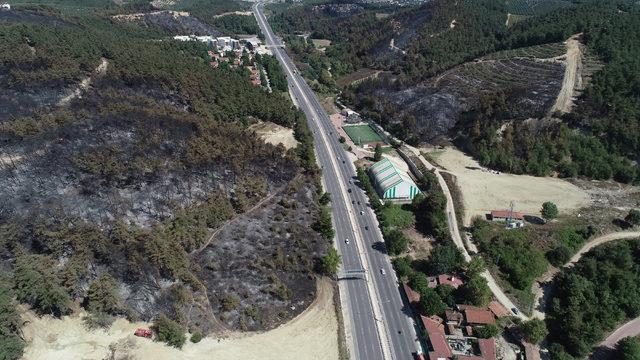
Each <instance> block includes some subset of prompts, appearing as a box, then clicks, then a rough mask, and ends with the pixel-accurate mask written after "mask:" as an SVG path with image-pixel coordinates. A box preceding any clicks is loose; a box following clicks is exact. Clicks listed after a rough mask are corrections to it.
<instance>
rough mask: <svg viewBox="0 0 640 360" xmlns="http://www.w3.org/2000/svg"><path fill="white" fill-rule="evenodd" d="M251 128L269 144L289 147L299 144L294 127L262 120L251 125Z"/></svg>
mask: <svg viewBox="0 0 640 360" xmlns="http://www.w3.org/2000/svg"><path fill="white" fill-rule="evenodd" d="M251 130H253V131H255V132H256V134H257V135H258V137H260V138H261V139H262V140H264V142H266V143H267V144H272V145H276V146H277V145H278V144H282V145H283V146H284V147H285V148H287V149H292V148H294V147H296V146H298V141H297V140H296V139H295V137H294V136H293V129H289V128H286V127H284V126H280V125H278V124H274V123H272V122H260V123H257V124H255V125H252V126H251Z"/></svg>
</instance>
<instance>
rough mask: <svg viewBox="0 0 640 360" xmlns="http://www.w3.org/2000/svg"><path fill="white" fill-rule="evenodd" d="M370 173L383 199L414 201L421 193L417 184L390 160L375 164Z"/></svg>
mask: <svg viewBox="0 0 640 360" xmlns="http://www.w3.org/2000/svg"><path fill="white" fill-rule="evenodd" d="M369 173H370V174H371V176H372V178H373V180H374V186H375V188H376V190H377V191H378V195H379V196H380V197H381V198H382V199H388V200H412V199H413V198H414V197H415V196H416V195H417V194H419V193H420V190H419V189H418V186H417V185H416V183H415V182H414V181H413V180H412V179H411V177H409V175H408V174H407V173H406V172H404V171H402V170H400V169H398V168H397V167H396V166H395V165H394V164H393V163H392V162H391V161H390V160H389V159H387V158H385V159H383V160H381V161H378V162H377V163H375V164H373V165H372V166H371V167H370V168H369Z"/></svg>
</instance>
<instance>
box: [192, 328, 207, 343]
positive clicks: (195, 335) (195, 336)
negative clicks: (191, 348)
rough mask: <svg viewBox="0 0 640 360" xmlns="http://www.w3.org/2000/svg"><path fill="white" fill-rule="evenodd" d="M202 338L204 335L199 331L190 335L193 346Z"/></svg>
mask: <svg viewBox="0 0 640 360" xmlns="http://www.w3.org/2000/svg"><path fill="white" fill-rule="evenodd" d="M203 337H204V335H202V333H201V332H200V331H196V332H194V333H193V334H191V339H190V340H191V342H192V343H194V344H197V343H199V342H200V340H202V338H203Z"/></svg>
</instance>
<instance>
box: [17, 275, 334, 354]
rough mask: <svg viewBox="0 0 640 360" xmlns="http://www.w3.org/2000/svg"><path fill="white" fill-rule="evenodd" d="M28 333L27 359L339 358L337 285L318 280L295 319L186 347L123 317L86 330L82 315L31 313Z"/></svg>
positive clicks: (28, 314) (206, 339) (25, 316)
mask: <svg viewBox="0 0 640 360" xmlns="http://www.w3.org/2000/svg"><path fill="white" fill-rule="evenodd" d="M23 318H24V320H26V321H28V323H27V325H26V326H25V327H24V329H23V331H24V335H25V339H26V340H27V343H28V346H27V348H26V349H25V354H24V359H26V360H30V359H34V360H35V359H38V360H49V359H50V360H54V359H87V360H89V359H95V360H101V359H104V358H106V357H107V355H109V354H110V353H111V351H112V350H111V349H110V347H111V348H112V349H113V350H115V351H116V354H117V355H118V357H117V358H129V359H153V360H165V359H166V360H169V359H171V360H175V359H225V360H235V359H237V360H241V359H242V360H244V359H258V358H260V359H265V360H288V359H291V360H294V359H295V360H298V359H308V360H325V359H327V360H337V359H338V338H337V331H338V322H337V319H336V314H335V309H334V306H333V288H332V284H331V282H330V281H329V280H326V279H322V280H320V281H318V296H317V298H316V300H315V301H314V302H313V303H312V304H311V305H310V306H309V308H308V309H307V310H305V311H304V312H303V313H302V314H300V315H299V316H298V317H296V318H295V319H293V320H291V321H290V322H288V323H286V324H283V325H281V326H280V327H278V328H276V329H274V330H271V331H267V332H261V333H230V334H228V335H227V336H226V337H225V338H224V339H214V338H205V339H203V340H202V341H200V342H199V343H197V344H193V343H191V342H189V341H187V343H186V344H185V345H184V347H183V349H182V350H178V349H176V348H173V347H169V346H166V345H164V344H162V343H158V342H154V341H151V340H148V339H142V338H137V337H135V336H133V335H132V334H133V331H134V330H135V329H136V328H137V327H148V326H149V324H145V323H130V322H128V321H126V320H123V319H119V320H118V321H116V322H115V323H114V324H113V325H112V326H111V328H110V329H109V330H108V331H87V330H86V329H85V328H84V326H83V325H82V320H81V319H80V318H79V317H77V316H76V317H68V316H67V317H63V318H62V319H54V318H52V317H49V316H46V317H42V318H38V317H36V316H34V315H33V313H31V312H27V313H26V314H25V315H24V316H23Z"/></svg>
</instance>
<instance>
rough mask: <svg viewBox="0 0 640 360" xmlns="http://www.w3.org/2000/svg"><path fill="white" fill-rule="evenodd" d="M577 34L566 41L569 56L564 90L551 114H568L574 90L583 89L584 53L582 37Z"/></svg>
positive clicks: (566, 64) (561, 91)
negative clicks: (582, 50)
mask: <svg viewBox="0 0 640 360" xmlns="http://www.w3.org/2000/svg"><path fill="white" fill-rule="evenodd" d="M581 36H582V34H576V35H573V36H572V37H570V38H569V39H568V40H567V41H566V46H567V54H566V58H565V70H564V79H563V80H562V88H561V89H560V93H559V94H558V98H557V99H556V102H555V104H554V105H553V106H552V107H551V110H550V113H554V112H556V111H559V112H561V113H568V112H570V111H571V107H572V106H573V97H574V89H576V88H581V87H582V74H580V69H582V52H581V51H580V40H579V39H580V37H581Z"/></svg>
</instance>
